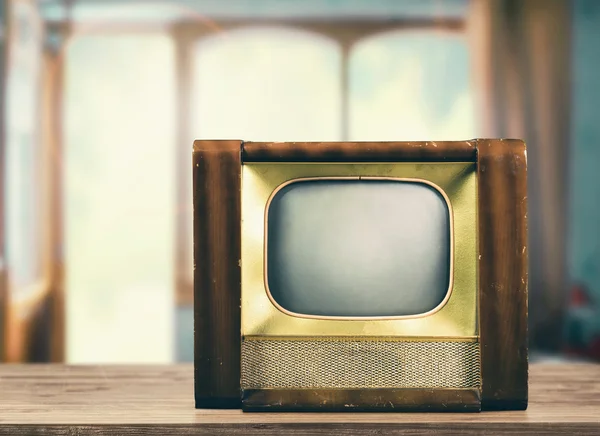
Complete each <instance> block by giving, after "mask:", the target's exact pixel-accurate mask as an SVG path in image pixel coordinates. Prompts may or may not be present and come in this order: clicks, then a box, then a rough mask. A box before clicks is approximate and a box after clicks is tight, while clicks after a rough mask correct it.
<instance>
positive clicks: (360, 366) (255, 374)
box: [240, 337, 481, 390]
mask: <svg viewBox="0 0 600 436" xmlns="http://www.w3.org/2000/svg"><path fill="white" fill-rule="evenodd" d="M241 353H242V354H241V355H242V360H241V361H242V366H241V379H240V383H241V387H242V389H244V390H246V389H379V388H395V389H399V388H404V389H418V388H431V389H435V388H437V389H439V388H442V389H448V388H480V387H481V362H480V357H479V342H477V341H475V340H469V339H466V340H461V341H458V340H455V341H443V340H428V341H400V340H395V339H386V338H370V340H356V339H355V338H345V337H344V338H342V337H333V338H327V339H324V338H319V339H317V340H314V339H313V338H311V337H307V338H304V339H302V340H285V339H284V340H273V339H270V338H269V339H256V338H252V339H249V338H245V340H244V341H242V348H241ZM307 356H310V358H307Z"/></svg>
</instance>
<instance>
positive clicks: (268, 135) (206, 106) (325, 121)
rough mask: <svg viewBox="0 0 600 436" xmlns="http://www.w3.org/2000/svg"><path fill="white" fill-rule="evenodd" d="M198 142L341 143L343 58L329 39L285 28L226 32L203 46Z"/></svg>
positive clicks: (198, 69) (198, 86) (197, 92)
mask: <svg viewBox="0 0 600 436" xmlns="http://www.w3.org/2000/svg"><path fill="white" fill-rule="evenodd" d="M195 78H196V87H195V93H194V100H195V103H196V115H195V120H196V122H195V124H194V125H193V128H194V130H193V134H194V135H195V137H197V138H211V139H217V138H229V139H245V140H273V141H310V140H315V141H324V140H336V139H338V138H339V135H340V124H341V118H340V113H341V111H340V53H339V49H338V47H337V45H336V44H335V43H334V42H333V41H330V40H328V39H325V38H323V37H320V36H317V35H313V34H310V33H307V32H301V31H296V30H284V29H266V28H257V29H248V30H241V31H236V32H227V33H223V34H219V35H216V36H213V37H210V38H209V39H207V40H205V41H204V42H202V43H200V44H199V45H198V54H197V57H196V72H195Z"/></svg>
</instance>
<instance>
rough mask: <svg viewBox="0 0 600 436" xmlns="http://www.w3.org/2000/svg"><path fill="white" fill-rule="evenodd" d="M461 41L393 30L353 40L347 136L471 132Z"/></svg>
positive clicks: (466, 135) (449, 136) (467, 135)
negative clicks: (348, 134)
mask: <svg viewBox="0 0 600 436" xmlns="http://www.w3.org/2000/svg"><path fill="white" fill-rule="evenodd" d="M469 67H470V65H469V53H468V46H467V43H466V40H465V39H464V38H463V37H461V36H458V35H452V34H446V33H440V32H436V31H429V32H410V31H398V32H391V33H385V34H382V35H377V36H373V37H370V38H367V39H365V40H362V41H360V42H358V44H357V45H356V46H355V47H354V49H353V51H352V53H351V57H350V73H349V76H350V78H349V80H350V108H349V109H350V122H349V126H350V138H351V139H352V140H357V141H360V140H372V141H373V140H396V141H401V140H404V141H412V140H436V139H437V140H460V139H471V138H473V137H475V136H476V129H475V119H474V108H473V92H472V90H471V80H470V75H469V69H470V68H469Z"/></svg>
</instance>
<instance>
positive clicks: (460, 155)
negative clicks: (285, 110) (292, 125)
mask: <svg viewBox="0 0 600 436" xmlns="http://www.w3.org/2000/svg"><path fill="white" fill-rule="evenodd" d="M475 144H476V141H445V142H441V141H440V142H433V141H429V142H244V144H243V146H242V161H243V162H399V161H402V162H421V161H437V162H475V161H476V158H477V150H476V146H475Z"/></svg>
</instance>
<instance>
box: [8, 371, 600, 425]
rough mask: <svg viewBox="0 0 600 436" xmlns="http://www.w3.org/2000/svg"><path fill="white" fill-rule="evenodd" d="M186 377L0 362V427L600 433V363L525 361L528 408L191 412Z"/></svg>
mask: <svg viewBox="0 0 600 436" xmlns="http://www.w3.org/2000/svg"><path fill="white" fill-rule="evenodd" d="M192 379H193V368H192V366H191V365H174V366H62V365H0V434H1V435H4V434H10V435H20V434H44V435H53V434H60V435H80V434H81V435H83V434H94V435H104V434H127V435H154V434H156V435H163V434H168V433H179V434H215V433H220V434H225V433H227V434H230V433H237V434H257V435H271V434H299V433H302V434H325V433H335V434H338V435H349V434H371V435H373V434H411V435H414V434H425V433H430V432H435V433H437V434H475V433H481V432H485V433H486V434H503V433H505V434H558V433H565V434H590V435H591V434H594V435H600V365H592V364H568V365H564V364H539V365H532V367H531V369H530V406H529V410H527V411H525V412H493V413H492V412H484V413H479V414H401V413H386V414H381V413H378V414H367V413H363V414H360V413H338V414H314V413H310V414H309V413H306V414H291V413H280V414H277V413H272V414H263V413H261V414H258V413H246V414H244V413H242V412H241V411H238V410H195V409H194V402H193V382H192Z"/></svg>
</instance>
